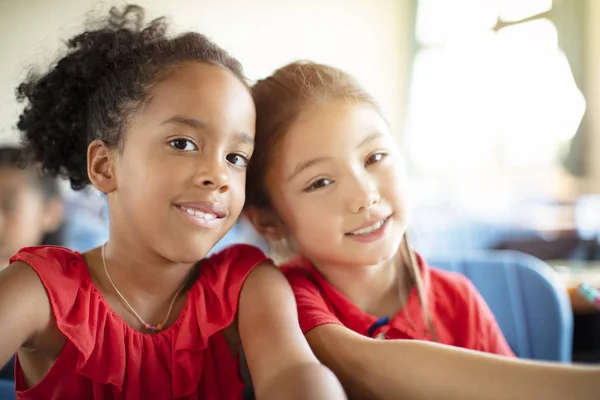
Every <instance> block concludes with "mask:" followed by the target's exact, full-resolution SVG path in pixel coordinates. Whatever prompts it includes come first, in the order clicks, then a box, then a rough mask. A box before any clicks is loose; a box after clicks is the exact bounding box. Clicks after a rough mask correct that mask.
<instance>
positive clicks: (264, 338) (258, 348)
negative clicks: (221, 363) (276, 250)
mask: <svg viewBox="0 0 600 400" xmlns="http://www.w3.org/2000/svg"><path fill="white" fill-rule="evenodd" d="M238 325H239V332H240V338H241V340H242V345H243V348H244V352H245V355H246V359H247V361H248V368H249V369H250V373H251V375H252V381H253V383H254V389H255V393H256V396H257V398H259V399H315V400H316V399H327V400H335V399H345V398H346V396H345V394H344V392H343V389H342V387H341V385H340V384H339V382H338V381H337V379H336V378H335V376H334V375H333V373H331V372H330V371H329V370H328V369H327V368H326V367H324V366H323V365H321V364H320V363H319V362H318V360H317V359H316V357H315V356H314V355H313V353H312V351H311V350H310V347H309V346H308V343H307V342H306V339H305V338H304V336H303V335H302V332H301V331H300V327H299V326H298V316H297V311H296V304H295V302H294V296H293V294H292V290H291V289H290V286H289V284H288V283H287V281H286V279H285V277H284V276H283V274H281V272H279V271H278V270H277V269H276V268H275V267H273V266H271V265H269V264H267V263H263V264H260V265H258V266H257V267H256V268H254V270H253V271H252V272H251V273H250V275H249V276H248V278H247V279H246V282H245V283H244V285H243V287H242V291H241V294H240V305H239V311H238Z"/></svg>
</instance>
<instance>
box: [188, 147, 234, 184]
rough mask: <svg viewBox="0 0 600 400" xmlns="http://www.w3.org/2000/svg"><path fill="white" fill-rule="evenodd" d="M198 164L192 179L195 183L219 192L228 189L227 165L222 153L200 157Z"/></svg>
mask: <svg viewBox="0 0 600 400" xmlns="http://www.w3.org/2000/svg"><path fill="white" fill-rule="evenodd" d="M215 153H219V152H215ZM199 164H200V165H199V167H198V170H197V171H198V172H197V174H196V176H195V179H194V182H195V184H196V185H198V186H200V187H202V188H205V189H209V190H214V191H218V192H220V193H225V192H227V191H228V190H229V169H228V168H229V167H228V166H227V161H226V160H225V157H224V156H222V154H213V155H211V156H210V157H202V159H201V160H200V161H199Z"/></svg>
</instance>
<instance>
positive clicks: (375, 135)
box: [287, 132, 383, 182]
mask: <svg viewBox="0 0 600 400" xmlns="http://www.w3.org/2000/svg"><path fill="white" fill-rule="evenodd" d="M381 136H383V134H382V133H381V132H375V133H371V134H370V135H369V136H367V137H366V138H364V139H363V140H362V141H361V142H360V143H359V144H358V146H356V147H357V148H360V147H362V146H364V145H366V144H367V143H369V142H372V141H373V140H375V139H377V138H378V137H381ZM329 159H331V157H317V158H313V159H312V160H308V161H305V162H303V163H300V164H298V165H297V166H296V168H294V172H292V173H291V174H290V176H289V177H288V178H287V181H288V182H289V181H291V180H292V179H294V178H295V177H296V175H298V174H299V173H300V172H302V171H304V170H305V169H307V168H309V167H312V166H313V165H315V164H320V163H322V162H325V161H327V160H329Z"/></svg>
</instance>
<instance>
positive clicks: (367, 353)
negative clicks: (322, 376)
mask: <svg viewBox="0 0 600 400" xmlns="http://www.w3.org/2000/svg"><path fill="white" fill-rule="evenodd" d="M306 338H307V340H308V342H309V344H310V346H311V347H312V349H313V351H314V352H315V354H316V355H317V357H318V358H319V359H320V360H321V361H322V362H323V363H324V364H325V365H327V366H328V367H330V368H331V369H332V370H333V371H334V372H335V373H336V375H337V376H338V378H340V380H341V381H342V383H343V384H344V386H345V388H346V390H347V391H348V394H349V395H350V396H351V397H352V398H360V399H363V398H364V399H399V398H401V399H403V400H413V399H415V400H425V399H427V400H430V399H431V400H436V399H444V400H453V399H456V400H471V399H472V400H480V399H487V400H495V399H498V400H505V399H511V400H521V399H522V400H530V399H538V398H539V399H545V400H564V399H570V400H584V399H590V400H591V399H596V398H598V395H599V394H600V368H591V367H578V366H566V365H561V364H551V363H541V362H530V361H519V360H515V359H510V358H506V357H500V356H496V355H490V354H485V353H480V352H474V351H469V350H464V349H460V348H457V347H450V346H444V345H440V344H436V343H430V342H421V341H404V340H390V341H379V340H373V339H369V338H365V337H363V336H360V335H358V334H356V333H354V332H352V331H350V330H349V329H347V328H344V327H342V326H338V325H333V324H328V325H321V326H319V327H316V328H315V329H313V330H311V331H310V332H308V334H307V336H306Z"/></svg>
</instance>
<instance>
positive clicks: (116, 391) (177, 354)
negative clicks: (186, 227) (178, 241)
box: [11, 245, 265, 400]
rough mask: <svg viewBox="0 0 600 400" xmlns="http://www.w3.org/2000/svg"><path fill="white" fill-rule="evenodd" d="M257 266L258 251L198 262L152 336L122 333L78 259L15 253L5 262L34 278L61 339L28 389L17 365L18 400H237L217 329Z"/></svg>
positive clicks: (53, 252)
mask: <svg viewBox="0 0 600 400" xmlns="http://www.w3.org/2000/svg"><path fill="white" fill-rule="evenodd" d="M264 260H265V256H264V255H263V253H262V252H261V251H260V250H258V249H256V248H254V247H251V246H246V245H238V246H233V247H230V248H228V249H225V250H223V251H221V252H220V253H217V254H215V255H213V256H211V257H210V258H208V259H205V260H203V261H201V265H200V268H199V275H200V276H199V278H198V280H197V281H196V283H195V284H194V285H193V286H192V288H191V289H190V290H189V291H188V294H187V300H186V303H185V306H184V308H183V309H182V311H181V314H180V315H179V317H178V319H177V320H176V322H175V323H174V324H173V325H171V326H170V327H168V328H167V329H165V330H164V331H162V332H159V333H157V334H154V335H152V334H144V333H141V332H139V331H137V330H135V329H133V328H131V327H129V326H128V325H127V324H126V323H125V322H124V321H123V320H122V319H121V317H119V316H118V315H117V314H116V313H115V312H114V311H113V310H112V309H111V308H110V306H109V305H108V303H107V302H106V300H105V299H104V297H103V296H102V294H101V293H100V291H99V290H98V288H97V287H96V286H95V285H94V283H93V282H92V279H91V277H90V274H89V272H88V269H87V266H86V264H85V261H84V259H83V257H82V255H81V254H80V253H78V252H73V251H70V250H68V249H65V248H62V247H49V246H41V247H29V248H25V249H22V250H21V251H20V252H19V253H17V254H16V255H15V256H14V257H13V258H12V259H11V262H15V261H23V262H25V263H27V264H29V265H30V266H31V267H32V268H33V269H34V270H35V271H36V272H37V274H38V275H39V277H40V280H41V281H42V284H43V285H44V287H45V289H46V291H47V293H48V298H49V300H50V305H51V307H52V312H53V314H54V317H55V318H56V323H57V325H58V329H59V330H60V331H61V332H62V333H63V334H64V335H65V336H66V337H67V341H66V344H65V346H64V348H63V350H62V352H61V353H60V354H59V356H58V358H57V360H56V362H55V363H54V365H53V366H52V368H51V369H50V371H49V372H48V374H47V375H46V376H45V377H44V379H42V381H41V382H40V383H38V384H37V385H35V386H34V387H32V388H30V389H26V386H25V383H24V378H23V374H22V371H21V368H20V366H19V365H18V360H17V366H16V368H15V385H16V390H17V398H18V399H22V400H26V399H27V400H29V399H32V400H33V399H44V400H50V399H57V400H58V399H60V400H69V399H78V400H80V399H86V400H87V399H127V400H137V399H227V400H229V399H235V400H239V399H241V397H242V391H243V387H244V385H243V383H242V381H241V380H240V379H239V374H238V360H237V358H236V357H235V356H234V355H232V353H231V351H230V350H229V347H228V344H227V341H226V340H225V337H224V335H223V333H222V332H221V331H222V330H223V329H224V328H226V327H228V326H229V325H231V323H232V322H233V321H234V318H235V315H236V313H237V306H238V297H239V293H240V290H241V286H242V283H243V282H244V280H245V278H246V277H247V276H248V274H249V273H250V271H251V270H252V268H253V267H254V266H255V265H257V264H259V263H260V262H262V261H264Z"/></svg>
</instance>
